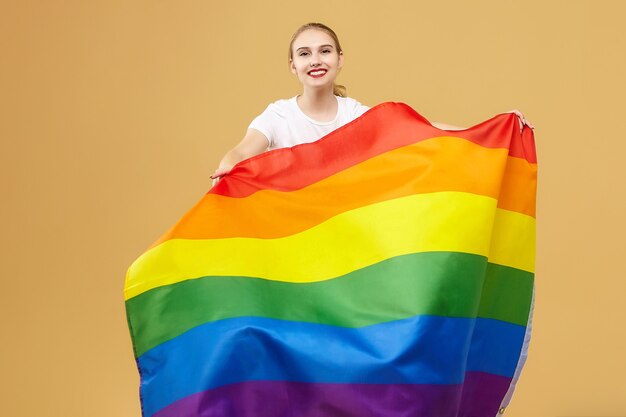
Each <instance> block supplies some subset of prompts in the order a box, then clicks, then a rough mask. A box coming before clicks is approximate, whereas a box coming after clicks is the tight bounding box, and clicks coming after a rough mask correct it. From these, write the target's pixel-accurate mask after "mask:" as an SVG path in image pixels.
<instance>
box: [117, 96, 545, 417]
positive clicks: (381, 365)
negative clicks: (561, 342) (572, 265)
mask: <svg viewBox="0 0 626 417" xmlns="http://www.w3.org/2000/svg"><path fill="white" fill-rule="evenodd" d="M536 178H537V163H536V153H535V143H534V136H533V132H532V130H531V129H530V128H528V127H526V126H525V127H524V130H523V131H522V133H520V130H519V124H518V121H517V117H516V116H515V115H514V114H511V113H503V114H499V115H496V116H495V117H493V118H491V119H489V120H487V121H485V122H482V123H480V124H478V125H475V126H473V127H471V128H469V129H465V130H460V131H444V130H439V129H437V128H435V127H433V126H432V125H431V124H430V123H429V122H428V121H427V120H426V119H425V118H424V117H422V116H421V115H419V114H418V113H417V112H415V111H414V110H413V109H412V108H410V107H409V106H407V105H406V104H402V103H395V102H387V103H382V104H379V105H378V106H376V107H373V108H371V109H370V110H369V111H368V112H367V113H365V114H364V115H362V116H361V117H359V118H357V119H355V120H353V121H352V122H350V123H349V124H347V125H344V126H342V127H341V128H339V129H337V130H335V131H334V132H332V133H330V134H329V135H327V136H325V137H323V138H322V139H320V140H318V141H316V142H313V143H308V144H301V145H297V146H294V147H292V148H283V149H276V150H273V151H269V152H266V153H263V154H260V155H257V156H255V157H252V158H249V159H246V160H244V161H241V162H240V163H238V164H237V165H236V166H235V167H234V168H233V170H232V171H231V172H230V174H229V175H227V176H226V177H224V178H223V179H222V180H220V181H219V182H218V183H217V184H216V185H215V186H214V187H213V188H212V189H211V190H210V191H209V192H208V193H207V194H205V195H204V196H203V197H202V199H201V200H200V201H199V202H198V203H197V204H196V205H195V206H194V207H192V208H191V209H190V210H189V211H188V212H187V213H186V214H185V215H184V216H183V217H182V218H181V219H180V220H179V221H178V222H177V223H176V224H175V225H174V226H173V227H172V228H171V229H170V230H169V231H167V232H166V233H165V234H164V235H163V236H162V237H161V238H159V239H158V240H157V241H156V242H154V243H153V244H152V245H151V246H150V247H149V248H148V249H147V250H146V251H145V252H144V253H143V254H142V255H141V256H140V257H139V258H138V259H136V260H135V261H134V262H133V264H132V265H131V266H130V268H129V269H128V273H127V276H126V283H125V290H124V292H125V299H126V309H127V316H128V324H129V327H130V332H131V336H132V341H133V347H134V353H135V357H136V360H137V366H138V369H139V373H140V377H141V384H140V396H141V405H142V411H143V415H144V417H192V416H194V417H195V416H213V417H216V416H224V417H274V416H275V417H278V416H289V417H299V416H316V417H326V416H328V417H335V416H354V417H392V416H393V417H395V416H413V417H453V416H454V417H460V416H467V417H470V416H471V417H480V416H489V417H493V416H495V415H496V414H497V413H498V412H499V410H500V412H502V410H503V409H504V408H505V407H506V405H507V404H508V401H510V398H511V394H512V392H513V387H514V386H515V383H516V382H517V379H518V378H519V373H520V371H521V368H522V365H523V363H524V360H525V357H526V356H525V355H526V353H525V351H524V348H525V347H527V342H528V340H529V336H530V333H529V331H528V330H529V328H530V327H529V324H530V319H531V316H532V302H533V299H534V298H533V296H534V267H535V195H536ZM525 343H526V344H525Z"/></svg>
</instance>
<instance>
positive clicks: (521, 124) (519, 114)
mask: <svg viewBox="0 0 626 417" xmlns="http://www.w3.org/2000/svg"><path fill="white" fill-rule="evenodd" d="M505 113H515V115H517V120H518V121H519V130H520V132H521V131H522V130H523V129H524V125H528V127H530V128H531V129H534V128H535V126H533V125H531V124H530V122H529V121H528V120H526V118H524V115H523V114H522V112H521V111H519V110H517V109H514V110H510V111H505Z"/></svg>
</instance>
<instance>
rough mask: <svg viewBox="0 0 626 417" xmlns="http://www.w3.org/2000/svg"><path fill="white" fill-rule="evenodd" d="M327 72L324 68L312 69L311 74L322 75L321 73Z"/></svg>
mask: <svg viewBox="0 0 626 417" xmlns="http://www.w3.org/2000/svg"><path fill="white" fill-rule="evenodd" d="M325 72H326V71H324V70H319V71H311V72H309V74H311V75H321V74H324V73H325Z"/></svg>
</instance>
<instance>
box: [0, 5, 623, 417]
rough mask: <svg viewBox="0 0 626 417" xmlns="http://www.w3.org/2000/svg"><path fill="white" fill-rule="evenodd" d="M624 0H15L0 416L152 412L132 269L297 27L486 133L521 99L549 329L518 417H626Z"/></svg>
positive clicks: (230, 137) (430, 108)
mask: <svg viewBox="0 0 626 417" xmlns="http://www.w3.org/2000/svg"><path fill="white" fill-rule="evenodd" d="M625 12H626V2H622V1H595V2H592V1H562V0H561V1H556V0H552V1H551V0H546V1H537V0H533V1H517V2H514V1H510V0H497V1H496V0H494V1H471V2H468V1H455V2H452V1H434V0H433V1H428V2H426V1H415V0H413V1H394V0H386V1H382V0H380V1H367V2H364V1H363V0H361V1H356V0H355V1H333V2H296V1H275V2H273V1H269V0H268V1H247V2H242V1H229V2H226V1H162V0H151V1H113V0H106V1H84V0H83V1H76V0H72V1H19V2H18V1H3V2H2V7H1V11H0V35H1V36H0V52H1V54H0V62H1V65H0V73H1V75H2V77H1V82H0V97H1V100H0V106H1V108H0V138H1V139H2V152H1V153H0V163H1V164H0V166H1V170H2V172H1V181H2V204H1V205H0V210H1V211H0V214H1V216H2V217H1V218H2V233H1V237H0V239H1V240H0V244H1V245H2V246H1V247H2V251H1V252H0V253H2V303H1V306H0V308H1V311H0V313H1V317H2V319H1V320H2V323H0V324H1V326H2V327H1V329H2V352H1V355H0V369H1V370H2V371H1V374H2V378H1V382H0V385H1V386H0V414H1V415H3V416H7V417H32V416H38V417H39V416H53V417H57V416H58V417H117V416H129V417H133V416H139V415H140V410H139V399H138V382H139V378H138V374H137V371H136V368H135V363H134V360H133V357H132V351H131V344H130V337H129V332H128V329H127V327H126V321H125V315H124V305H123V295H122V288H123V281H124V275H125V272H126V268H127V267H128V266H129V265H130V263H131V262H132V261H133V260H134V259H135V258H136V257H137V256H139V255H140V254H141V252H143V250H144V249H145V248H146V247H147V246H148V245H149V244H150V243H151V242H152V241H154V240H155V239H156V238H157V237H158V236H159V235H160V234H161V233H163V232H165V230H166V229H168V228H169V227H170V226H171V225H172V224H173V223H174V222H175V221H176V220H178V219H179V218H180V217H181V216H182V215H183V214H184V213H185V212H186V211H187V210H188V209H189V208H191V206H192V205H193V204H195V203H196V202H197V201H198V200H199V199H200V198H201V197H202V195H203V194H204V193H205V192H206V191H207V190H208V189H209V187H210V179H209V175H210V174H211V173H212V172H213V170H214V169H215V168H216V167H217V164H218V162H219V160H220V159H221V157H222V156H223V154H224V153H225V152H226V151H227V150H228V149H230V148H231V147H232V146H234V145H235V144H236V143H237V142H239V140H240V139H241V138H242V136H243V134H244V133H245V130H246V128H247V126H248V123H249V122H250V121H251V120H252V118H253V117H254V116H256V115H257V114H259V113H260V112H261V111H263V109H264V108H265V107H266V106H267V104H268V103H269V102H271V101H274V100H277V99H279V98H288V97H291V96H293V95H295V94H297V93H298V92H300V87H299V84H298V83H297V80H296V79H295V77H294V76H293V75H292V74H291V73H290V72H289V71H288V67H287V64H286V54H287V46H288V42H289V39H290V36H291V34H292V33H293V31H294V30H295V29H296V28H297V27H298V26H299V25H300V24H303V23H305V22H308V21H321V22H324V23H326V24H328V25H329V26H330V27H332V28H333V29H335V31H336V32H337V34H338V35H339V38H340V41H341V43H342V46H343V48H344V51H345V57H346V61H345V67H344V69H343V71H342V74H341V75H340V77H339V78H338V82H340V83H342V84H344V85H346V87H347V89H348V95H349V96H351V97H354V98H356V99H357V100H359V101H361V102H362V103H364V104H367V105H370V106H373V105H376V104H378V103H381V102H383V101H402V102H405V103H407V104H409V105H410V106H412V107H413V108H414V109H416V110H417V111H418V112H419V113H421V114H422V115H423V116H425V117H426V118H428V119H429V120H431V121H439V122H444V123H449V124H453V125H458V126H470V125H474V124H476V123H479V122H481V121H484V120H486V119H488V118H490V117H492V116H494V115H495V114H497V113H501V112H504V111H507V110H512V109H515V108H517V109H519V110H521V111H522V112H523V113H524V114H525V116H526V117H527V118H528V119H529V120H530V121H531V123H533V124H534V125H535V127H536V128H535V137H536V140H537V148H538V156H539V194H538V258H537V274H536V289H537V298H536V307H535V318H534V326H533V338H532V342H531V346H530V355H529V359H528V362H527V365H526V367H525V369H524V371H523V372H522V376H521V380H520V382H519V384H518V388H517V390H516V393H515V395H514V397H513V401H512V403H511V405H510V407H509V409H508V410H507V411H506V413H505V415H508V416H510V417H529V416H532V417H543V416H546V417H548V416H626V394H625V393H626V359H625V357H626V356H625V354H624V352H626V336H625V331H624V329H625V328H626V325H625V323H626V300H624V295H625V294H626V279H625V278H626V273H625V272H624V271H625V268H624V262H625V259H624V258H625V257H626V250H625V249H626V248H625V247H626V244H625V243H624V236H625V235H626V230H625V229H626V228H625V220H624V214H625V213H626V198H625V193H624V191H625V189H626V187H625V185H624V180H625V179H626V175H625V174H626V172H625V168H624V163H623V160H624V158H625V156H624V153H625V151H626V136H625V134H624V112H625V111H626V108H625V107H626V106H624V97H625V93H626V88H625V85H626V83H625V82H624V77H626V68H625V67H626V65H625V62H626V60H625V56H626V54H624V51H625V50H626V34H625V32H624V30H623V18H624V16H625V15H626V13H625Z"/></svg>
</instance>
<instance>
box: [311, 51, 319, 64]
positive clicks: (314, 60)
mask: <svg viewBox="0 0 626 417" xmlns="http://www.w3.org/2000/svg"><path fill="white" fill-rule="evenodd" d="M309 65H310V66H311V67H317V66H318V65H320V58H319V55H318V54H316V53H314V54H311V62H310V63H309Z"/></svg>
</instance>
